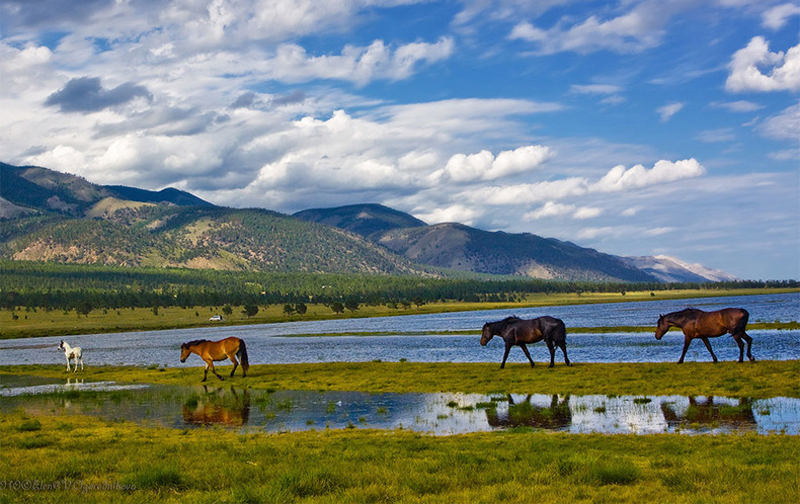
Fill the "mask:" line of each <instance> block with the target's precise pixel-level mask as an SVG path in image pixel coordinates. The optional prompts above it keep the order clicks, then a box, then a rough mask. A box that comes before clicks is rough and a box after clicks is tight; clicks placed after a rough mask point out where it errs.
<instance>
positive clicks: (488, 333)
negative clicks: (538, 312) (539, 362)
mask: <svg viewBox="0 0 800 504" xmlns="http://www.w3.org/2000/svg"><path fill="white" fill-rule="evenodd" d="M495 335H497V336H500V337H501V338H503V341H505V343H506V351H505V353H503V362H502V363H501V364H500V369H503V368H504V367H506V359H508V352H509V351H511V347H512V346H514V345H517V346H519V347H520V348H521V349H522V351H523V352H525V357H527V358H528V360H529V361H530V363H531V367H533V366H534V365H535V364H534V363H533V359H531V354H530V352H528V347H526V346H525V345H526V344H528V343H536V342H537V341H542V340H544V342H545V343H546V344H547V348H548V349H549V350H550V367H553V366H554V365H555V362H554V361H555V358H556V345H558V346H559V347H560V348H561V351H562V352H564V362H566V363H567V366H569V365H570V363H569V358H568V357H567V328H566V327H565V326H564V322H563V321H561V320H559V319H557V318H553V317H547V316H545V317H539V318H535V319H531V320H523V319H521V318H519V317H506V318H504V319H503V320H498V321H497V322H487V323H485V324H483V329H482V331H481V345H483V346H486V344H487V343H489V340H491V339H492V337H493V336H495Z"/></svg>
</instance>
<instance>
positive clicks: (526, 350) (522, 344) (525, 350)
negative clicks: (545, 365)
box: [519, 343, 536, 367]
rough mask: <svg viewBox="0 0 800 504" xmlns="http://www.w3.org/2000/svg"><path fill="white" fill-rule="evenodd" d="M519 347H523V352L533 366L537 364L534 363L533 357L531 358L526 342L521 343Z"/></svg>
mask: <svg viewBox="0 0 800 504" xmlns="http://www.w3.org/2000/svg"><path fill="white" fill-rule="evenodd" d="M519 347H520V348H522V351H523V352H525V357H527V358H528V361H529V362H530V363H531V367H534V366H535V365H536V364H534V363H533V359H531V353H530V352H529V351H528V347H526V346H525V343H520V344H519Z"/></svg>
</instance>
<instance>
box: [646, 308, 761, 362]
mask: <svg viewBox="0 0 800 504" xmlns="http://www.w3.org/2000/svg"><path fill="white" fill-rule="evenodd" d="M748 318H750V314H749V313H747V310H745V309H744V308H724V309H722V310H717V311H713V312H705V311H703V310H697V309H695V308H686V309H685V310H681V311H677V312H672V313H667V314H666V315H661V316H659V317H658V326H657V327H656V339H657V340H660V339H661V337H662V336H664V334H666V332H667V331H669V328H670V327H679V328H681V329H683V334H684V343H683V352H681V358H680V359H679V360H678V364H681V363H683V358H684V357H685V356H686V350H688V349H689V343H691V342H692V340H693V339H695V338H700V339H701V340H703V343H705V345H706V348H708V351H709V352H710V353H711V358H713V359H714V362H715V363H716V362H717V356H716V355H714V351H713V350H711V343H709V342H708V338H716V337H717V336H722V335H723V334H730V335H731V336H733V339H734V341H736V344H737V345H738V346H739V362H743V361H744V342H743V341H742V340H744V341H746V342H747V358H749V359H750V362H755V360H756V359H755V357H753V354H752V353H750V347H751V346H752V344H753V338H751V337H750V336H748V335H747V333H746V332H744V330H745V327H746V326H747V320H748Z"/></svg>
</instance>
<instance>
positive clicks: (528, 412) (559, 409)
mask: <svg viewBox="0 0 800 504" xmlns="http://www.w3.org/2000/svg"><path fill="white" fill-rule="evenodd" d="M486 418H487V420H488V422H489V425H491V426H492V427H503V428H511V427H536V428H539V429H547V430H566V429H567V428H568V427H569V426H570V425H571V424H572V412H571V411H570V409H569V396H566V397H565V398H564V399H561V400H559V398H558V394H553V396H552V397H551V398H550V406H536V405H534V404H531V395H530V394H528V395H527V396H526V397H525V400H524V401H522V402H519V403H516V402H514V398H513V397H512V396H511V394H509V395H508V410H507V411H503V412H498V411H497V409H494V408H492V409H488V410H486Z"/></svg>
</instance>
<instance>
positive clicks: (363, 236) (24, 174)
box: [0, 163, 735, 282]
mask: <svg viewBox="0 0 800 504" xmlns="http://www.w3.org/2000/svg"><path fill="white" fill-rule="evenodd" d="M0 240H1V242H0V258H3V259H12V260H37V261H59V262H77V263H87V264H89V263H91V264H114V265H128V266H162V267H187V268H212V269H227V270H255V271H281V272H288V271H304V272H318V273H380V274H410V275H425V276H453V275H477V274H483V275H517V276H520V275H521V276H528V277H532V278H547V279H563V280H573V281H574V280H590V281H624V282H653V281H659V282H675V281H680V282H685V281H690V282H703V281H718V280H732V279H735V278H734V277H732V276H731V275H728V274H727V273H724V272H719V271H714V270H709V269H708V268H705V267H703V266H702V265H688V264H686V263H683V262H681V261H680V260H678V259H674V258H670V257H667V256H658V257H632V258H626V257H619V256H614V255H610V254H604V253H602V252H598V251H597V250H594V249H590V248H584V247H580V246H578V245H575V244H573V243H570V242H564V241H560V240H556V239H553V238H542V237H540V236H536V235H534V234H529V233H521V234H511V233H504V232H500V231H498V232H489V231H484V230H480V229H476V228H472V227H469V226H465V225H462V224H455V223H445V224H435V225H428V224H426V223H425V222H423V221H421V220H419V219H417V218H415V217H413V216H411V215H409V214H406V213H403V212H400V211H397V210H394V209H391V208H388V207H385V206H382V205H377V204H359V205H349V206H344V207H337V208H322V209H309V210H304V211H301V212H298V213H296V214H294V215H286V214H281V213H278V212H273V211H269V210H265V209H233V208H227V207H220V206H216V205H213V204H211V203H209V202H207V201H204V200H202V199H200V198H198V197H196V196H194V195H192V194H190V193H188V192H185V191H180V190H177V189H173V188H168V189H164V190H161V191H148V190H144V189H138V188H133V187H126V186H120V185H97V184H93V183H91V182H88V181H86V180H85V179H83V178H81V177H77V176H74V175H70V174H65V173H60V172H57V171H54V170H50V169H47V168H42V167H34V166H13V165H9V164H5V163H0Z"/></svg>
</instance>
